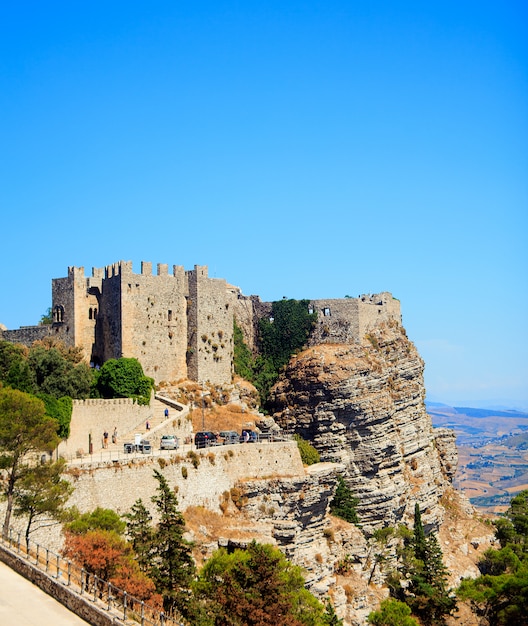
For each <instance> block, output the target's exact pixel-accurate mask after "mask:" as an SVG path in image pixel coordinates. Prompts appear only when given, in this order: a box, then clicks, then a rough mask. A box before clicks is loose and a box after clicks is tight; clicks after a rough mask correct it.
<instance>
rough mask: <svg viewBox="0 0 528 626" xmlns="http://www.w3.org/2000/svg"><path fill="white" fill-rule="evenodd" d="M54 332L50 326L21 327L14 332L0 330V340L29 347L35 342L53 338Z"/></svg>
mask: <svg viewBox="0 0 528 626" xmlns="http://www.w3.org/2000/svg"><path fill="white" fill-rule="evenodd" d="M53 336H54V332H53V328H52V327H51V325H50V324H44V325H42V326H23V327H22V328H18V329H16V330H2V329H0V339H2V340H4V341H9V342H11V343H21V344H22V345H24V346H31V345H32V344H33V342H35V341H41V340H42V339H46V337H53Z"/></svg>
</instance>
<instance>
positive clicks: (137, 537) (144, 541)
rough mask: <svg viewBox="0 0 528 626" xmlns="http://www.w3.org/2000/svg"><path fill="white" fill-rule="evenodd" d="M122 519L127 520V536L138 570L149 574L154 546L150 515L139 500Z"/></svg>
mask: <svg viewBox="0 0 528 626" xmlns="http://www.w3.org/2000/svg"><path fill="white" fill-rule="evenodd" d="M124 517H125V518H126V520H127V535H128V538H129V540H130V542H131V544H132V547H133V548H134V553H135V555H136V561H137V563H138V565H139V568H140V569H141V571H142V572H145V573H149V572H150V567H151V561H152V552H153V550H154V544H155V541H154V529H153V528H152V515H151V514H150V513H149V511H148V510H147V508H146V507H145V505H144V504H143V501H142V500H141V498H140V499H139V500H136V502H135V503H134V504H133V506H132V508H131V510H130V513H127V514H126V515H125V516H124Z"/></svg>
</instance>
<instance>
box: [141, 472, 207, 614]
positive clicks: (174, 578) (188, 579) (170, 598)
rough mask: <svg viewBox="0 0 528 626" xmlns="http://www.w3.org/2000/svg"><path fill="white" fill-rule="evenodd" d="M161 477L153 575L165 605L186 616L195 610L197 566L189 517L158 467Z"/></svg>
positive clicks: (156, 496)
mask: <svg viewBox="0 0 528 626" xmlns="http://www.w3.org/2000/svg"><path fill="white" fill-rule="evenodd" d="M154 476H155V478H156V480H157V481H158V488H157V494H156V495H154V496H153V497H152V502H153V503H154V504H155V505H156V508H157V510H158V514H159V523H158V525H157V527H156V530H155V533H154V547H153V551H152V567H151V570H150V575H151V577H152V579H153V580H154V582H155V584H156V589H157V591H158V592H159V593H161V595H162V596H163V608H164V610H165V611H166V612H167V613H169V614H173V613H174V611H175V610H178V611H180V612H181V613H182V614H183V615H184V616H185V615H189V613H190V611H191V594H190V587H191V583H192V581H193V579H194V577H195V573H196V567H195V564H194V560H193V557H192V552H191V548H192V544H191V543H190V542H188V541H186V540H185V539H184V537H183V534H184V532H185V520H184V519H183V515H182V514H181V513H180V511H179V510H178V508H177V507H178V499H177V498H176V495H175V493H174V491H173V490H172V489H171V488H170V487H169V484H168V482H167V480H166V479H165V477H164V476H163V474H160V472H158V471H157V470H154Z"/></svg>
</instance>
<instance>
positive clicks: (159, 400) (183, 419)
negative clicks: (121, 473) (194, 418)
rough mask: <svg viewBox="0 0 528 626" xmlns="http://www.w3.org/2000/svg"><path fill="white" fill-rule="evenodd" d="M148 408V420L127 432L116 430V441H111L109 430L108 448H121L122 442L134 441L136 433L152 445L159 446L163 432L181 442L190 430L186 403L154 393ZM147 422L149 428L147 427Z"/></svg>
mask: <svg viewBox="0 0 528 626" xmlns="http://www.w3.org/2000/svg"><path fill="white" fill-rule="evenodd" d="M150 408H151V413H150V415H149V417H148V420H146V421H145V422H141V423H139V424H137V426H135V427H134V428H133V429H132V430H130V431H129V432H127V433H119V432H118V434H117V440H116V443H113V442H112V432H110V431H109V441H108V449H109V450H123V446H124V444H125V443H135V441H136V438H137V436H138V435H140V438H141V440H143V439H145V440H147V441H149V442H150V443H151V445H152V446H153V447H159V442H160V439H161V436H162V435H164V434H171V435H176V436H177V437H178V438H179V439H180V443H183V440H184V439H185V437H187V436H188V435H190V433H191V432H192V425H191V424H190V421H189V420H188V419H187V416H188V415H189V407H188V406H187V405H185V404H180V403H179V402H175V401H174V400H170V399H169V398H163V396H158V395H155V396H154V399H153V400H152V402H151V405H150ZM166 410H168V417H167V416H166V414H165V411H166ZM147 422H148V426H149V428H147Z"/></svg>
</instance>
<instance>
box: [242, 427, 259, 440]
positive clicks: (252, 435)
mask: <svg viewBox="0 0 528 626" xmlns="http://www.w3.org/2000/svg"><path fill="white" fill-rule="evenodd" d="M257 441H258V435H257V433H256V432H255V431H254V430H247V428H245V429H244V430H243V431H242V434H241V435H240V443H256V442H257Z"/></svg>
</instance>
